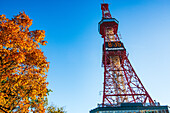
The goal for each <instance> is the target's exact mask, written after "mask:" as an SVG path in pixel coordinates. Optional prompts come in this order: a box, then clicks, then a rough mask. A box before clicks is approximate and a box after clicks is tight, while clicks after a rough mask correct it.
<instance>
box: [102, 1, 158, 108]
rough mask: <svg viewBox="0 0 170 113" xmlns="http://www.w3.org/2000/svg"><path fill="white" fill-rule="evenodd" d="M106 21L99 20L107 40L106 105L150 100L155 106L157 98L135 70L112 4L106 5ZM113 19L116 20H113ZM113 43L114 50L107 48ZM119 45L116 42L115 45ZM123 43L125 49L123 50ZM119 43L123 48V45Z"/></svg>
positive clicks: (105, 59)
mask: <svg viewBox="0 0 170 113" xmlns="http://www.w3.org/2000/svg"><path fill="white" fill-rule="evenodd" d="M101 9H102V21H101V22H99V27H100V30H99V32H100V34H101V35H102V38H103V39H104V45H103V59H102V62H103V65H104V86H103V102H102V105H103V106H105V105H111V106H117V105H119V104H120V103H124V102H129V103H138V102H140V103H143V104H144V105H146V103H149V104H150V105H153V106H155V103H154V101H153V100H152V98H151V97H150V95H149V94H148V92H147V91H146V89H145V88H144V86H143V84H142V82H141V81H140V79H139V77H138V76H137V74H136V73H135V71H134V69H133V67H132V65H131V63H130V61H129V59H128V57H127V54H126V49H125V47H124V46H123V43H121V41H120V39H119V36H118V34H117V29H118V23H117V22H116V19H114V18H112V17H111V14H110V11H109V9H108V4H102V5H101ZM110 19H112V20H113V19H114V22H113V21H110ZM106 44H108V45H106ZM109 44H110V45H111V46H110V47H113V48H111V49H113V50H110V51H109V50H107V46H109ZM115 44H116V45H115ZM118 44H122V45H120V46H121V47H122V48H123V49H121V50H119V49H118V48H117V46H119V45H118ZM120 46H119V47H120Z"/></svg>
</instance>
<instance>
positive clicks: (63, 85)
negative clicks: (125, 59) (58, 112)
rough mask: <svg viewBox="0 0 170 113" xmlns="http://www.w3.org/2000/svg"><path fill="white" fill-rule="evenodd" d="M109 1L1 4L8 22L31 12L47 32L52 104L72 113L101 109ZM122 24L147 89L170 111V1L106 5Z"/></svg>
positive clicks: (123, 0)
mask: <svg viewBox="0 0 170 113" xmlns="http://www.w3.org/2000/svg"><path fill="white" fill-rule="evenodd" d="M102 2H103V0H0V14H5V15H6V16H7V17H8V18H12V17H13V15H17V14H18V13H19V12H21V11H25V13H26V14H27V15H29V17H30V18H31V19H33V25H32V26H31V28H30V30H36V29H40V30H45V31H46V38H45V39H46V40H47V41H48V44H47V46H44V47H43V48H42V49H43V51H44V52H45V55H46V56H47V58H48V61H49V62H50V69H49V73H48V79H47V80H48V82H49V86H48V88H50V89H52V90H53V92H52V93H51V94H50V96H49V97H48V99H49V104H54V105H56V106H60V107H61V106H64V107H65V109H66V110H67V111H68V113H88V112H89V110H90V109H93V108H95V107H96V106H97V103H101V101H102V98H101V97H102V95H100V93H99V92H101V91H102V88H103V86H102V84H103V68H102V67H101V60H102V44H103V40H102V38H101V37H100V35H99V33H98V22H99V21H100V20H101V9H100V4H101V3H102ZM105 2H107V3H109V4H110V6H109V8H110V11H111V14H112V16H113V17H115V18H116V19H117V20H119V23H120V24H119V31H120V33H121V36H122V42H123V43H124V45H125V47H126V49H127V51H128V53H129V59H130V61H131V64H132V65H133V67H134V69H135V71H136V72H137V74H138V76H139V78H140V79H141V81H142V83H143V84H144V86H145V88H146V89H147V91H148V92H149V94H150V95H151V97H152V98H153V100H156V101H158V102H160V103H161V104H162V105H170V82H169V81H170V65H169V64H170V44H169V42H170V0H105Z"/></svg>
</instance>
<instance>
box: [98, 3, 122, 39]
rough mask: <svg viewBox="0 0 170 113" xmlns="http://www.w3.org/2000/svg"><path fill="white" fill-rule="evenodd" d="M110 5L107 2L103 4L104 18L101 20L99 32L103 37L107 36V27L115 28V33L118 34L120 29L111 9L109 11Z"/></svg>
mask: <svg viewBox="0 0 170 113" xmlns="http://www.w3.org/2000/svg"><path fill="white" fill-rule="evenodd" d="M108 6H109V5H108V4H107V3H103V4H101V9H102V20H101V21H100V22H99V26H98V28H99V33H100V34H101V35H102V37H104V36H106V29H108V28H109V29H110V28H112V29H113V32H114V34H117V30H118V23H119V21H117V20H116V19H115V18H112V16H111V14H110V11H109V7H108Z"/></svg>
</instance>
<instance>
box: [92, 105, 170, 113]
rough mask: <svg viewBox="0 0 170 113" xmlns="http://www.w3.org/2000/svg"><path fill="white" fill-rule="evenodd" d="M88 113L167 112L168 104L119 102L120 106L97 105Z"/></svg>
mask: <svg viewBox="0 0 170 113" xmlns="http://www.w3.org/2000/svg"><path fill="white" fill-rule="evenodd" d="M89 113H169V110H168V106H143V104H142V103H121V104H120V106H117V107H112V106H107V105H106V106H105V107H103V106H102V105H98V107H97V108H95V109H92V110H91V111H90V112H89Z"/></svg>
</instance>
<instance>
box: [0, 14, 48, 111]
mask: <svg viewBox="0 0 170 113" xmlns="http://www.w3.org/2000/svg"><path fill="white" fill-rule="evenodd" d="M31 25H32V20H31V19H30V18H29V17H28V16H27V15H26V14H25V13H24V12H21V13H20V14H18V15H16V16H14V17H13V18H12V19H8V18H7V17H6V16H5V15H0V112H6V113H7V112H18V111H19V112H22V113H25V112H30V111H34V112H40V113H42V112H45V107H44V100H45V99H46V96H47V93H48V89H47V85H48V82H46V77H47V75H46V74H47V71H48V68H49V63H48V62H47V58H46V57H45V56H44V53H43V52H42V50H41V49H40V46H41V45H46V41H44V37H45V31H44V30H34V31H30V30H29V27H30V26H31Z"/></svg>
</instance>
